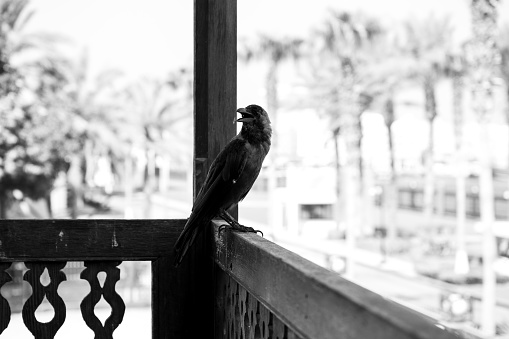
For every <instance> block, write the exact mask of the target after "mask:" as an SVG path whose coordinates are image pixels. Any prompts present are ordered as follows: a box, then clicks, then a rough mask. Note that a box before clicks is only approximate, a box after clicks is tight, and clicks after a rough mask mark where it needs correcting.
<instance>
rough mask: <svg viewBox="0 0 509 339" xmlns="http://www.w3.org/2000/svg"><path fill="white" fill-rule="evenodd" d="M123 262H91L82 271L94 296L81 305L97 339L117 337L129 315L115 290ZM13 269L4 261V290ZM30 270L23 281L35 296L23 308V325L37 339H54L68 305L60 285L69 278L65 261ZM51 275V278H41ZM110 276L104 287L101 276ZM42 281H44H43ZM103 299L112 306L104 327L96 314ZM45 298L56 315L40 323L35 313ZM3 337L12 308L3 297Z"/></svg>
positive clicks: (0, 282)
mask: <svg viewBox="0 0 509 339" xmlns="http://www.w3.org/2000/svg"><path fill="white" fill-rule="evenodd" d="M120 263H121V262H120V261H87V262H85V267H86V268H85V270H83V271H82V272H81V279H84V280H87V281H88V282H89V284H90V293H89V294H88V295H87V296H85V298H84V299H83V301H82V302H81V313H82V316H83V320H84V321H85V323H86V324H87V326H88V327H90V328H91V329H92V330H93V331H94V334H95V338H101V339H103V338H104V339H106V338H113V332H114V331H115V329H116V328H117V327H118V326H119V325H120V323H121V322H122V319H123V317H124V313H125V304H124V301H123V300H122V298H121V297H120V295H118V294H117V292H116V291H115V285H116V283H117V282H118V281H119V279H120V269H119V268H118V267H117V266H118V265H119V264H120ZM10 266H11V263H10V262H0V288H1V287H2V286H4V284H6V283H8V282H11V281H12V278H11V276H10V275H9V273H7V272H6V270H7V269H8V268H9V267H10ZM25 266H26V267H27V268H28V271H27V272H26V273H25V274H24V277H23V280H25V281H26V282H28V283H29V284H30V285H31V287H32V295H31V296H30V297H29V298H28V300H27V301H26V302H25V304H24V306H23V311H22V316H23V322H24V323H25V326H26V327H27V329H28V330H29V331H30V332H31V333H32V334H33V335H34V338H35V339H39V338H44V339H46V338H54V337H55V334H56V333H57V332H58V330H59V329H60V328H61V327H62V325H63V324H64V322H65V318H66V306H65V303H64V301H63V300H62V298H61V297H60V296H59V294H58V286H59V285H60V283H61V282H62V281H66V280H67V279H66V275H65V273H64V272H63V271H62V270H63V269H64V267H65V266H66V262H65V261H57V262H26V263H25ZM45 272H47V276H49V281H48V279H41V276H43V278H44V276H45V274H44V273H45ZM100 272H104V273H106V279H105V281H104V283H103V284H102V286H101V283H100V282H99V280H98V277H97V275H98V274H99V273H100ZM41 280H42V281H41ZM101 297H103V298H104V300H106V302H107V303H109V304H110V306H111V309H112V311H111V314H110V316H109V318H108V319H106V321H105V323H104V326H103V325H102V323H101V321H100V320H99V319H98V318H97V317H96V315H95V314H94V308H95V306H96V304H97V303H98V302H99V301H100V299H101ZM44 298H46V299H47V300H48V302H49V304H50V305H51V306H52V307H53V310H54V316H53V319H51V320H50V321H49V322H39V321H38V320H37V319H36V315H35V312H36V310H37V308H38V307H39V306H41V303H42V302H43V300H44ZM0 312H1V313H0V314H1V316H0V334H1V333H2V332H3V331H4V330H5V329H6V328H7V326H8V325H9V322H10V319H11V309H10V306H9V303H8V301H7V300H6V299H5V298H4V297H3V296H1V295H0Z"/></svg>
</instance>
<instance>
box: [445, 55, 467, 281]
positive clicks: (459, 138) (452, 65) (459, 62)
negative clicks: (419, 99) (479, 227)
mask: <svg viewBox="0 0 509 339" xmlns="http://www.w3.org/2000/svg"><path fill="white" fill-rule="evenodd" d="M464 53H465V50H464V49H462V50H461V51H460V52H457V53H453V54H451V55H449V57H448V61H447V65H446V75H447V76H448V77H450V78H452V91H453V113H454V136H455V149H456V158H455V159H454V161H455V165H456V166H455V167H456V260H455V265H454V271H455V273H457V274H466V273H468V271H469V263H468V255H467V252H466V250H465V221H466V166H467V164H466V161H465V156H464V151H463V120H464V117H463V115H464V112H463V102H464V95H463V94H464V92H465V77H466V76H467V72H468V69H467V62H466V59H465V57H464Z"/></svg>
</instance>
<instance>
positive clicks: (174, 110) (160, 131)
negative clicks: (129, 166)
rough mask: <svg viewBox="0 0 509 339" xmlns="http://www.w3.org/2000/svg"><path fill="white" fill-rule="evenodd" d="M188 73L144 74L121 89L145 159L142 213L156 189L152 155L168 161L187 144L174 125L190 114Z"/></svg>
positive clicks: (154, 157) (154, 158) (186, 119)
mask: <svg viewBox="0 0 509 339" xmlns="http://www.w3.org/2000/svg"><path fill="white" fill-rule="evenodd" d="M190 74H191V72H189V71H184V72H176V73H174V74H173V75H170V78H169V79H168V80H165V81H163V80H155V79H149V78H145V79H142V80H141V81H139V82H137V83H136V84H134V85H132V86H130V87H128V88H127V89H126V92H125V95H126V96H127V100H126V102H127V105H128V107H126V109H129V110H130V112H129V113H130V116H129V117H128V119H130V124H131V125H132V126H137V127H138V128H140V129H141V130H140V133H139V134H140V135H142V136H143V138H142V140H141V144H142V147H143V148H144V151H145V155H146V160H147V162H146V168H145V183H144V189H145V194H146V202H147V204H146V209H145V213H146V217H148V214H149V209H150V203H151V197H152V194H153V193H154V192H155V190H156V163H155V161H156V157H157V156H162V157H163V158H164V159H165V161H169V156H171V155H173V156H176V155H177V154H182V153H183V150H184V147H185V146H186V145H189V144H190V142H189V134H188V133H186V132H187V131H188V130H187V129H182V128H176V127H177V126H179V125H178V124H180V123H181V122H184V123H185V122H186V121H190V118H191V116H192V110H191V105H190V104H191V101H190V100H188V99H189V95H190V91H189V81H188V80H189V79H190ZM186 141H187V142H186ZM133 143H134V142H133ZM166 174H167V173H166ZM166 174H165V175H166Z"/></svg>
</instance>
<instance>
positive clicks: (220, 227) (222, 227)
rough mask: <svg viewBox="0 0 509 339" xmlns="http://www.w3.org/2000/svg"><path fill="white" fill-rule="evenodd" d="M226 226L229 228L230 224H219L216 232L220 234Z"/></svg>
mask: <svg viewBox="0 0 509 339" xmlns="http://www.w3.org/2000/svg"><path fill="white" fill-rule="evenodd" d="M227 228H230V225H228V224H223V225H221V226H219V229H218V230H217V232H218V234H221V232H223V231H224V230H225V229H227Z"/></svg>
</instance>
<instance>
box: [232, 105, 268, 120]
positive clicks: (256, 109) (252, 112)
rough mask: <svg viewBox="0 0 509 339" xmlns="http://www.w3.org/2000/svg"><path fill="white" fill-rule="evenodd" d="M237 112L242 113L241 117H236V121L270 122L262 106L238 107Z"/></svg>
mask: <svg viewBox="0 0 509 339" xmlns="http://www.w3.org/2000/svg"><path fill="white" fill-rule="evenodd" d="M237 112H238V113H240V114H241V115H242V118H240V119H237V120H236V121H238V122H243V123H248V124H249V123H256V122H258V123H262V124H264V125H265V124H270V119H269V115H268V114H267V112H265V110H264V109H263V108H261V107H260V106H258V105H249V106H247V107H246V108H239V109H238V110H237Z"/></svg>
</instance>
